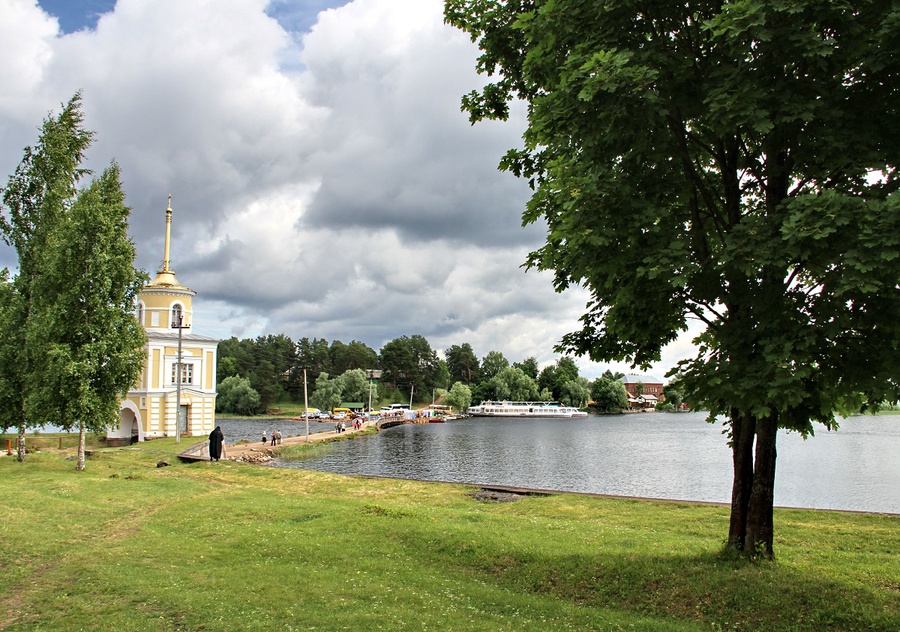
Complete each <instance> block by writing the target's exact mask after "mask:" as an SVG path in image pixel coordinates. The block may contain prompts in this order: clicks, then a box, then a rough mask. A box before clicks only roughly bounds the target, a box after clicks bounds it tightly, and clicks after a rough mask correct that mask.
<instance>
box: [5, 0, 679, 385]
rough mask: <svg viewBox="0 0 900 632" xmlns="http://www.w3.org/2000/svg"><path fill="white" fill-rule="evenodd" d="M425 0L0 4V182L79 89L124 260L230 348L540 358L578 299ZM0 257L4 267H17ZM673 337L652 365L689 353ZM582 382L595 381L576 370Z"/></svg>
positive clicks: (503, 133)
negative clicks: (170, 286)
mask: <svg viewBox="0 0 900 632" xmlns="http://www.w3.org/2000/svg"><path fill="white" fill-rule="evenodd" d="M442 8H443V5H442V2H441V0H354V1H352V2H347V1H346V0H118V1H117V2H116V1H114V0H40V1H38V2H36V1H35V0H0V41H2V42H4V49H5V51H6V53H5V54H4V55H2V56H0V85H2V86H3V87H2V88H0V140H2V142H0V178H2V182H3V183H5V182H6V179H7V178H8V176H9V174H11V173H12V172H13V171H14V169H15V167H16V165H17V164H18V163H19V161H20V160H21V158H22V150H23V148H24V147H25V146H26V145H29V144H32V143H34V142H35V140H36V139H37V134H38V127H39V126H40V124H41V122H42V120H43V119H44V118H45V117H46V116H47V115H48V114H49V113H50V112H58V111H59V109H60V105H61V104H62V103H64V102H66V101H68V99H69V98H70V97H71V96H72V95H73V94H74V93H75V92H76V91H78V90H82V91H83V95H84V111H85V114H86V126H87V127H88V129H91V130H93V131H95V132H96V134H97V135H96V142H95V143H94V145H93V147H92V149H91V152H90V154H89V163H88V166H89V167H91V168H93V169H94V170H96V171H99V170H102V169H103V168H104V167H105V166H107V165H108V164H109V162H110V161H111V160H113V159H114V160H116V161H117V162H118V163H119V164H120V165H121V167H122V174H123V181H124V188H125V192H126V195H127V197H128V204H129V205H130V206H131V207H132V217H131V234H132V237H133V239H134V241H135V243H136V245H137V250H138V261H137V264H138V266H139V267H142V268H144V269H145V270H147V271H148V272H150V273H151V274H152V273H153V272H155V270H156V269H157V268H158V267H159V265H160V263H161V260H162V257H163V237H164V228H165V208H166V199H167V196H168V195H169V194H170V193H171V194H172V208H173V210H174V224H173V244H172V255H171V258H172V264H173V268H174V269H175V271H176V273H177V275H178V279H179V280H180V281H181V282H182V283H184V284H185V285H188V286H189V287H191V288H192V289H194V290H195V291H196V292H197V297H196V299H195V303H194V307H195V311H196V315H195V322H194V329H195V331H196V332H197V333H203V334H206V335H211V336H217V337H220V338H227V337H229V336H232V335H233V336H237V337H239V338H246V337H255V336H258V335H262V334H267V333H284V334H286V335H288V336H290V337H291V338H293V339H294V340H297V339H299V338H301V337H304V336H308V337H320V338H326V339H328V340H329V341H332V340H335V339H338V340H342V341H344V342H345V343H346V342H350V341H351V340H354V339H356V340H361V341H363V342H365V343H366V344H368V345H369V346H371V347H373V348H374V349H376V350H379V349H380V348H381V347H382V345H383V344H384V343H385V342H387V341H389V340H392V339H393V338H396V337H398V336H401V335H412V334H421V335H423V336H425V337H426V338H427V339H428V340H429V341H430V342H431V344H432V346H433V347H435V348H436V349H438V350H441V349H444V348H446V347H449V346H450V345H453V344H462V343H465V342H468V343H470V344H471V345H472V347H473V348H474V349H475V352H476V354H478V355H479V357H482V356H484V354H486V353H487V352H488V351H491V350H497V351H501V352H503V353H504V354H505V355H506V357H507V358H508V359H509V360H510V361H519V360H522V359H524V358H526V357H528V356H534V357H536V358H537V359H538V361H539V362H540V363H541V365H542V366H543V365H545V364H548V363H550V362H553V361H555V359H556V357H557V354H555V353H554V352H553V346H554V344H556V342H557V341H558V340H559V339H560V337H561V336H562V335H563V334H565V333H566V332H569V331H571V330H574V329H576V328H577V326H578V320H577V319H578V317H579V316H580V315H581V314H582V312H583V311H584V307H585V302H586V300H587V294H586V293H585V292H584V291H578V290H576V291H569V292H567V293H565V294H556V293H554V291H553V288H552V285H551V278H550V276H549V275H547V274H540V273H537V272H535V271H530V272H526V271H525V270H524V269H522V268H521V267H520V266H521V264H522V262H523V261H524V260H525V257H526V254H527V253H528V252H529V251H530V250H532V249H534V248H536V247H538V246H539V245H540V244H541V242H542V239H543V229H542V227H541V226H530V227H528V228H522V226H521V212H522V209H523V207H524V204H525V201H526V200H527V198H528V195H529V191H528V188H527V186H525V184H524V183H523V182H521V181H519V180H517V179H516V178H514V177H513V176H511V175H509V174H506V173H502V172H500V171H498V170H497V163H498V161H499V159H500V157H501V156H502V155H503V153H504V152H505V151H506V150H507V149H509V148H511V147H514V146H517V145H519V139H520V135H521V133H522V130H523V129H524V118H523V113H522V111H519V112H515V113H514V115H513V118H512V120H511V121H510V122H509V123H505V124H501V123H481V124H478V125H476V126H474V127H473V126H470V125H469V123H468V119H467V117H466V115H464V114H463V113H461V112H460V97H461V95H463V94H464V93H466V92H468V91H470V90H472V89H473V88H476V87H478V86H480V85H481V84H482V83H483V81H484V79H483V78H481V77H479V76H478V75H477V74H476V73H475V71H474V66H475V57H476V55H477V49H476V48H475V46H474V45H473V44H472V43H470V42H469V41H468V38H467V37H466V36H465V35H464V34H463V33H461V32H457V31H455V30H454V29H452V28H450V27H448V26H446V25H444V24H443V19H442ZM14 265H15V257H14V253H13V252H12V251H11V250H10V249H9V248H8V247H7V246H5V245H3V246H2V247H0V266H9V267H11V268H12V267H14ZM690 353H691V350H690V344H689V341H688V340H687V338H685V339H684V340H682V341H679V342H677V343H675V344H673V345H672V346H671V347H670V348H668V349H667V351H666V353H665V355H664V358H663V361H662V362H661V363H660V364H659V365H657V366H655V367H653V370H652V373H654V374H656V375H657V376H659V377H662V375H663V374H664V373H665V372H666V371H667V370H668V369H669V368H671V367H672V366H673V365H674V364H675V363H676V362H677V361H678V360H679V359H681V358H682V357H684V356H685V354H690ZM579 365H580V366H581V371H582V375H585V376H586V377H589V378H593V377H596V376H597V375H599V374H600V373H601V372H602V371H603V370H604V369H605V368H608V367H609V368H614V369H617V370H622V371H627V370H628V366H627V365H619V364H609V365H597V364H594V363H591V362H589V361H587V360H586V359H585V360H579Z"/></svg>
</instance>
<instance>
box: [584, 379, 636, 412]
mask: <svg viewBox="0 0 900 632" xmlns="http://www.w3.org/2000/svg"><path fill="white" fill-rule="evenodd" d="M591 400H592V401H593V402H594V403H593V406H594V408H595V409H596V410H597V411H598V412H601V413H618V412H622V411H623V410H625V409H627V408H628V392H627V391H626V390H625V385H624V384H622V382H620V381H619V380H618V379H613V378H610V377H607V376H606V375H604V376H602V377H598V378H597V379H596V380H594V381H593V382H591Z"/></svg>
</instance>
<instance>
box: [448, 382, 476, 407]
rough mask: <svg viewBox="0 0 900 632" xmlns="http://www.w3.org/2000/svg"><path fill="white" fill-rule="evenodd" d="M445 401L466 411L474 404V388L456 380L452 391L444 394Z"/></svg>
mask: <svg viewBox="0 0 900 632" xmlns="http://www.w3.org/2000/svg"><path fill="white" fill-rule="evenodd" d="M444 403H445V404H447V405H448V406H453V408H455V409H456V410H459V411H462V412H465V411H467V410H469V406H471V405H472V390H471V389H470V388H469V387H468V386H466V385H465V384H463V383H462V382H454V383H453V386H451V387H450V392H449V393H447V395H446V396H444Z"/></svg>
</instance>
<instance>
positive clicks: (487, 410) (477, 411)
mask: <svg viewBox="0 0 900 632" xmlns="http://www.w3.org/2000/svg"><path fill="white" fill-rule="evenodd" d="M469 413H470V414H471V415H473V416H475V417H550V418H553V417H560V418H569V417H587V413H586V412H584V411H583V410H579V409H578V408H575V407H574V406H563V405H562V404H560V403H559V402H511V401H502V402H493V401H487V402H481V404H479V405H478V406H472V407H471V408H470V409H469Z"/></svg>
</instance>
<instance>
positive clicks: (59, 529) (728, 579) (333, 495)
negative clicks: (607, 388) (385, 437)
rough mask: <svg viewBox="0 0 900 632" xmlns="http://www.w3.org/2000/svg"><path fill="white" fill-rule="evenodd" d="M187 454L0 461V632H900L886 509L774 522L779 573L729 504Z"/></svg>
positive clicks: (122, 451)
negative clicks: (756, 557)
mask: <svg viewBox="0 0 900 632" xmlns="http://www.w3.org/2000/svg"><path fill="white" fill-rule="evenodd" d="M184 447H187V446H186V445H185V443H184V442H182V443H181V444H180V445H177V444H176V443H175V442H174V439H161V440H156V441H151V442H147V443H144V444H140V445H138V446H132V447H130V448H119V449H116V448H107V449H99V450H96V451H95V452H94V456H93V457H92V458H90V459H89V460H88V463H87V471H86V472H81V473H79V472H75V470H74V464H73V463H72V462H71V461H66V460H65V457H66V456H68V455H67V454H66V453H57V452H53V451H42V452H39V453H37V454H34V455H29V458H28V460H27V462H26V463H18V462H16V461H15V459H14V458H10V457H3V458H0V493H2V497H3V499H4V501H5V502H4V507H3V514H4V515H3V521H2V524H0V629H3V630H116V631H118V630H134V631H140V630H207V631H212V630H228V631H233V630H256V629H259V630H263V629H264V630H310V629H314V630H361V629H373V630H378V629H382V630H425V629H436V630H569V629H571V630H616V629H623V630H725V629H727V630H810V631H812V630H816V631H818V630H892V631H893V630H897V629H900V561H898V559H900V556H898V555H897V551H900V522H898V520H900V518H898V517H896V516H879V515H863V514H842V513H836V512H814V511H795V510H778V511H776V516H775V521H776V524H775V528H776V554H777V555H778V561H777V562H775V563H747V562H745V561H743V560H740V559H734V558H729V557H728V556H726V555H723V554H722V552H721V549H722V538H723V537H724V535H725V533H726V530H727V521H728V510H727V508H724V507H719V506H707V505H690V504H682V503H671V502H649V501H647V502H644V501H634V500H618V499H602V498H590V497H584V496H577V495H558V496H533V497H526V498H523V499H522V500H520V501H518V502H515V503H502V504H501V503H479V502H477V501H475V500H473V499H472V497H471V495H470V494H471V492H472V491H474V490H473V489H472V488H469V487H464V486H458V485H446V484H437V483H420V482H413V481H393V480H378V479H364V478H359V477H345V476H337V475H331V474H326V473H320V472H305V471H302V470H288V469H273V468H267V467H261V466H254V465H248V464H240V463H230V462H218V463H209V462H200V463H194V464H181V463H178V462H177V461H176V460H175V459H174V454H175V452H176V449H182V448H184ZM316 449H327V446H322V447H320V448H316ZM160 460H166V461H168V462H170V463H173V465H172V466H171V467H163V468H157V467H156V464H157V462H158V461H160Z"/></svg>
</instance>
